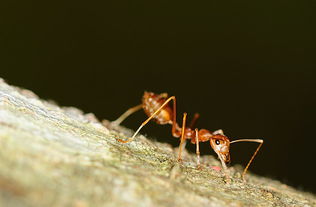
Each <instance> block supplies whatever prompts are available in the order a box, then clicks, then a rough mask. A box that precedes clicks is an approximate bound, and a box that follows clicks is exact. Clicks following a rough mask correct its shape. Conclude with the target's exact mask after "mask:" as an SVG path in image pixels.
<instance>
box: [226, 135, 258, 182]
mask: <svg viewBox="0 0 316 207" xmlns="http://www.w3.org/2000/svg"><path fill="white" fill-rule="evenodd" d="M236 142H257V143H260V144H259V146H258V147H257V149H256V151H255V152H254V153H253V155H252V157H251V159H250V160H249V162H248V164H247V166H246V167H245V169H244V172H243V173H242V179H243V180H245V174H246V172H247V170H248V168H249V166H250V164H251V162H252V161H253V159H254V158H255V156H256V155H257V153H258V151H259V149H260V148H261V146H262V144H263V140H262V139H237V140H234V141H231V142H230V143H231V144H232V143H236Z"/></svg>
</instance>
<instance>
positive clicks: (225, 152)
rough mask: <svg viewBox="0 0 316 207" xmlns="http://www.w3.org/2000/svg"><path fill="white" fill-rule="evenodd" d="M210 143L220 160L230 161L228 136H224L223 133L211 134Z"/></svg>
mask: <svg viewBox="0 0 316 207" xmlns="http://www.w3.org/2000/svg"><path fill="white" fill-rule="evenodd" d="M210 144H211V147H212V148H213V150H214V151H215V152H216V154H217V155H218V157H219V159H220V160H222V161H224V162H225V163H229V162H230V153H229V146H230V142H229V139H228V137H226V136H225V135H224V134H213V135H212V137H211V138H210Z"/></svg>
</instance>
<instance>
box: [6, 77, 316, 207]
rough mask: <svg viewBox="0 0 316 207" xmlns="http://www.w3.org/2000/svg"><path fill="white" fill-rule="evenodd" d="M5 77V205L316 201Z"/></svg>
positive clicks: (81, 206) (281, 203)
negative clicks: (199, 166)
mask: <svg viewBox="0 0 316 207" xmlns="http://www.w3.org/2000/svg"><path fill="white" fill-rule="evenodd" d="M103 123H104V124H102V123H100V122H99V121H98V120H97V119H96V118H95V117H94V115H93V114H83V113H82V112H81V111H80V110H79V109H76V108H73V107H59V106H57V105H56V104H54V103H51V102H47V101H44V100H40V99H39V98H38V97H37V96H36V95H35V94H34V93H32V92H31V91H28V90H25V89H20V88H17V87H12V86H9V85H7V84H6V83H5V82H4V81H3V80H2V79H0V147H1V150H0V206H43V207H44V206H75V207H85V206H155V207H157V206H158V207H159V206H167V207H168V206H170V207H174V206H181V207H186V206H199V207H201V206H234V207H236V206H306V207H307V206H316V199H315V196H314V195H313V194H310V193H306V192H300V191H298V190H295V189H293V188H292V187H289V186H287V185H285V184H282V183H280V182H279V181H276V180H271V179H269V178H264V177H259V176H256V175H253V174H251V173H248V174H247V182H246V183H244V182H243V181H242V180H241V178H240V172H241V171H242V169H241V167H238V166H237V167H236V166H234V167H230V168H229V174H230V176H231V181H230V182H229V183H226V182H225V179H224V174H223V173H222V172H221V171H216V170H214V169H213V168H212V167H211V166H220V163H219V161H218V160H217V159H215V158H214V157H212V156H202V157H201V162H202V165H203V167H202V169H197V168H196V157H195V155H194V154H189V153H187V152H185V153H184V160H183V162H182V163H178V162H177V160H176V151H177V150H176V149H173V148H172V147H171V146H169V145H168V144H165V143H161V142H156V141H153V140H152V139H150V138H146V137H144V136H137V137H136V139H135V140H134V141H133V142H130V143H127V144H122V143H120V142H118V141H117V139H118V138H121V139H124V138H126V137H129V136H131V134H132V131H131V130H129V129H126V128H124V127H121V126H113V125H111V123H110V122H108V121H104V122H103Z"/></svg>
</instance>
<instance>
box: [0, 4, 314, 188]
mask: <svg viewBox="0 0 316 207" xmlns="http://www.w3.org/2000/svg"><path fill="white" fill-rule="evenodd" d="M1 4H2V5H1V7H0V8H1V13H0V17H1V18H0V23H1V27H0V53H1V54H0V76H1V77H2V78H4V79H5V80H6V81H7V82H8V83H10V84H13V85H18V86H21V87H25V88H28V89H30V90H33V91H34V92H35V93H36V94H38V95H39V96H40V97H42V98H45V99H52V100H55V101H57V102H58V103H59V104H61V105H70V106H76V107H78V108H81V109H83V110H84V111H85V112H93V113H95V114H96V116H97V117H98V118H100V119H103V118H105V119H110V120H114V119H115V118H117V117H118V116H119V115H120V114H121V113H123V112H124V111H125V110H126V109H127V108H129V107H131V106H134V105H136V104H138V103H140V99H141V96H142V93H143V92H144V90H149V91H154V92H157V93H160V92H168V93H169V94H170V95H175V96H176V97H177V98H178V99H177V101H178V118H180V116H181V114H182V113H183V112H185V111H186V112H188V113H189V116H190V115H191V116H192V115H193V113H194V112H199V113H200V114H201V118H200V120H199V121H198V127H201V128H207V129H209V130H216V129H219V128H221V129H223V130H224V132H225V133H226V135H228V136H229V137H231V139H237V138H263V139H264V141H265V143H264V145H263V148H262V150H261V151H260V152H259V154H258V156H257V157H256V159H255V162H254V164H253V165H252V166H251V169H250V170H251V171H253V172H255V173H257V174H259V175H264V176H269V177H272V178H276V179H279V180H281V181H282V182H285V183H287V184H290V185H292V186H295V187H299V188H301V189H303V190H307V191H312V192H316V183H315V177H314V176H315V174H316V171H315V150H314V149H315V144H316V136H315V121H316V120H315V119H316V118H315V117H316V113H315V111H316V110H315V106H316V100H315V94H316V93H315V92H316V91H315V66H316V60H315V57H316V56H315V55H316V54H315V49H316V41H315V36H316V32H315V26H316V25H315V17H316V14H315V11H316V10H315V9H316V7H315V4H314V3H312V1H271V2H269V1H231V2H229V1H205V2H204V3H203V2H190V3H186V2H176V1H104V2H103V3H96V2H88V1H65V2H58V1H54V2H48V1H37V2H34V1H33V2H32V1H10V2H7V3H5V4H4V3H1ZM144 119H145V116H144V114H143V113H142V112H139V113H137V114H135V115H134V116H132V117H130V118H129V119H128V120H127V121H126V122H124V125H125V126H127V127H130V128H132V129H136V128H137V127H138V126H139V124H140V123H141V122H142V121H143V120H144ZM142 133H146V134H148V135H150V136H151V137H154V139H157V140H159V141H161V142H169V143H171V144H173V146H177V144H178V140H177V139H174V138H173V137H172V136H171V133H170V127H169V126H158V125H155V124H153V123H151V124H149V125H148V126H146V127H145V128H144V130H143V131H142ZM201 147H202V154H214V152H212V150H211V148H210V146H209V144H207V143H203V144H202V145H201ZM188 148H189V149H190V150H191V151H192V152H194V145H190V147H188ZM255 148H256V144H252V143H240V144H235V145H232V149H231V151H232V159H233V163H232V164H237V163H239V164H243V165H245V164H246V163H247V161H248V159H249V158H250V156H251V153H252V152H253V151H254V150H255Z"/></svg>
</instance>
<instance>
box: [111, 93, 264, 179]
mask: <svg viewBox="0 0 316 207" xmlns="http://www.w3.org/2000/svg"><path fill="white" fill-rule="evenodd" d="M171 100H173V107H171V106H170V105H169V102H170V101H171ZM142 108H143V109H144V111H145V113H146V114H147V116H149V118H148V119H146V120H145V121H144V122H143V123H142V124H141V125H140V126H139V128H138V129H137V130H136V132H135V133H134V135H133V136H132V137H131V138H128V139H127V140H122V139H119V140H118V141H120V142H122V143H128V142H130V141H132V140H133V139H134V138H135V136H136V135H137V134H138V132H139V131H140V130H141V128H143V127H144V126H145V125H146V124H147V123H148V122H149V121H150V120H151V119H153V120H154V121H155V122H156V123H157V124H161V125H164V124H171V125H172V135H173V136H174V137H180V136H181V140H180V145H179V155H178V161H181V153H182V148H183V144H184V143H185V140H186V139H191V143H192V144H196V155H197V166H198V167H200V150H199V142H206V141H210V145H211V147H212V148H213V150H214V151H215V152H216V154H217V155H218V158H219V159H220V161H221V163H222V167H223V169H224V171H225V174H226V171H227V166H226V163H229V162H230V153H229V147H230V144H232V143H236V142H257V143H260V144H259V146H258V147H257V149H256V151H255V152H254V154H253V155H252V157H251V159H250V160H249V162H248V164H247V166H246V167H245V169H244V171H243V173H242V178H243V179H244V176H245V174H246V172H247V170H248V168H249V166H250V164H251V162H252V161H253V159H254V157H255V156H256V154H257V152H258V151H259V149H260V147H261V146H262V144H263V140H262V139H238V140H234V141H229V138H228V137H227V136H225V135H224V133H223V131H222V130H221V129H220V130H216V131H214V132H211V131H209V130H206V129H200V130H198V129H197V128H195V129H193V127H194V125H195V123H196V120H197V119H198V118H199V114H197V113H196V114H195V115H194V118H193V119H192V121H191V123H190V124H189V126H188V127H187V126H186V117H187V113H183V120H182V127H179V125H178V123H177V121H176V97H175V96H171V97H169V98H168V94H167V93H162V94H155V93H152V92H145V93H144V95H143V98H142V104H140V105H137V106H135V107H132V108H130V109H128V110H127V111H126V112H125V113H124V114H122V115H121V116H120V117H119V118H118V119H117V120H115V121H114V122H112V123H114V124H117V125H119V124H120V123H121V122H122V121H123V120H125V119H126V118H127V117H128V116H129V115H131V114H132V113H134V112H136V111H138V110H140V109H142ZM226 177H228V176H227V174H226Z"/></svg>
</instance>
